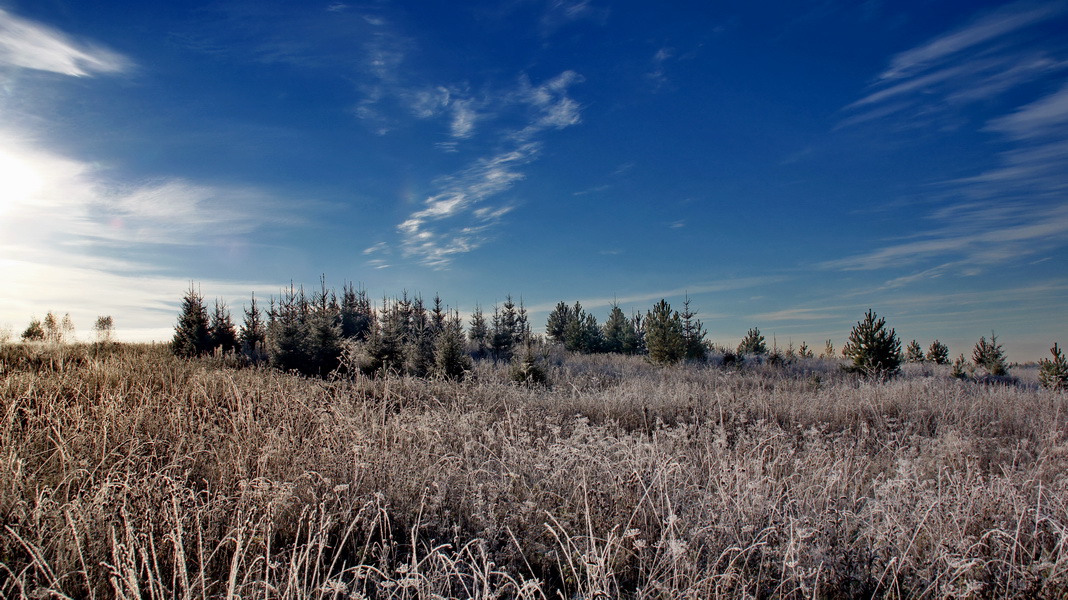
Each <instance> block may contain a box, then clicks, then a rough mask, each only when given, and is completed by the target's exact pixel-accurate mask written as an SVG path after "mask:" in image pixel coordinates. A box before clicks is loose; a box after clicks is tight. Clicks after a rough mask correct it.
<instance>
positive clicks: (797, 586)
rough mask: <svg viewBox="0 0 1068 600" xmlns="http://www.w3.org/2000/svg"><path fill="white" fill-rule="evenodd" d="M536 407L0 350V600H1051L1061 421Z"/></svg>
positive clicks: (768, 388)
mask: <svg viewBox="0 0 1068 600" xmlns="http://www.w3.org/2000/svg"><path fill="white" fill-rule="evenodd" d="M549 375H550V378H551V380H552V385H551V387H548V388H545V387H529V388H528V387H519V386H516V385H514V384H512V383H511V382H510V381H509V373H508V369H507V368H506V367H505V366H494V365H492V364H490V363H481V364H479V365H477V366H476V368H475V371H474V372H473V373H472V374H471V377H469V378H468V379H467V380H466V381H464V382H463V383H450V382H445V381H426V380H416V379H410V378H402V377H391V378H381V379H366V378H359V379H356V380H351V381H349V380H337V381H321V380H311V379H302V378H297V377H293V376H289V375H284V374H281V373H277V372H274V371H269V370H261V369H242V370H235V369H231V368H227V367H225V366H224V365H222V364H220V363H217V362H212V361H209V360H204V361H180V360H178V359H175V358H174V357H172V356H171V355H170V354H169V352H168V349H167V348H166V347H162V346H155V347H153V346H128V345H127V346H116V347H112V348H110V349H99V348H97V349H94V348H93V347H88V346H77V347H60V348H47V347H32V346H21V345H16V346H10V345H9V346H6V347H2V348H0V523H2V529H0V597H5V598H6V597H12V598H17V597H27V598H30V597H32V598H44V597H50V595H51V596H52V597H74V598H113V597H121V598H221V597H227V598H237V597H240V598H246V599H247V598H363V597H366V598H589V599H592V598H598V597H600V598H617V597H624V598H630V597H633V598H720V597H722V598H739V597H797V598H801V597H805V598H810V597H817V598H821V597H822V598H847V597H850V598H851V597H894V598H898V597H922V598H943V597H968V596H974V597H1020V596H1025V597H1027V596H1030V597H1046V598H1050V597H1064V596H1065V595H1066V594H1068V396H1066V395H1065V394H1064V393H1063V392H1062V393H1053V392H1049V391H1045V390H1040V389H1038V388H1037V386H1034V385H1031V384H1029V383H1027V378H1026V377H1023V376H1021V378H1020V379H1021V381H1023V382H1024V383H1022V384H1020V385H1015V386H983V385H977V384H974V383H968V382H961V381H957V380H954V379H952V378H950V377H949V376H948V371H947V370H942V369H932V368H929V367H922V368H912V367H910V368H908V369H906V370H905V373H904V375H903V376H902V377H899V378H898V379H895V380H892V381H889V382H885V383H871V382H866V381H863V380H858V379H856V378H854V377H852V376H847V375H845V374H843V373H841V372H840V371H839V370H838V368H837V364H836V363H835V362H834V361H820V360H810V361H802V362H800V363H795V364H792V365H789V366H787V367H785V368H776V367H771V366H767V365H761V366H756V367H751V368H743V369H724V368H722V367H716V366H682V367H672V368H661V367H654V366H652V365H649V364H647V363H645V362H643V361H642V360H641V359H640V358H634V357H621V356H591V357H582V356H570V357H561V359H560V360H557V361H556V362H555V363H554V364H553V365H552V366H551V367H550V368H549Z"/></svg>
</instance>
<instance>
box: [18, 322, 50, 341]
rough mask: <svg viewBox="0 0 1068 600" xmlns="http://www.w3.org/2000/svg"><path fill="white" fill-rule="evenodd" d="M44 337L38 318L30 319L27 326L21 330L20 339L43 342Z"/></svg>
mask: <svg viewBox="0 0 1068 600" xmlns="http://www.w3.org/2000/svg"><path fill="white" fill-rule="evenodd" d="M44 339H45V330H44V327H42V326H41V320H40V319H31V320H30V324H29V326H27V327H26V329H25V331H23V332H22V341H24V342H43V341H44Z"/></svg>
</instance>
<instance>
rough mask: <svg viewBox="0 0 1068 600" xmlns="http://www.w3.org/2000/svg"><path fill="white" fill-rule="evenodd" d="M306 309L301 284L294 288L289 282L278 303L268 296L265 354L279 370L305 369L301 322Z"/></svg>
mask: <svg viewBox="0 0 1068 600" xmlns="http://www.w3.org/2000/svg"><path fill="white" fill-rule="evenodd" d="M309 313H310V308H309V306H308V300H307V298H306V297H305V295H304V288H301V289H300V291H299V292H298V291H297V290H296V289H295V288H294V286H293V284H292V283H290V285H289V289H288V290H283V291H282V293H281V295H280V297H279V299H278V303H277V304H275V302H274V300H273V299H272V300H271V310H270V312H269V313H268V321H267V355H268V358H269V360H270V363H271V366H272V367H275V368H277V369H281V370H282V371H293V370H296V371H300V372H302V373H304V372H307V368H308V362H307V355H306V353H305V347H304V339H305V333H306V331H305V325H306V324H307V317H308V314H309Z"/></svg>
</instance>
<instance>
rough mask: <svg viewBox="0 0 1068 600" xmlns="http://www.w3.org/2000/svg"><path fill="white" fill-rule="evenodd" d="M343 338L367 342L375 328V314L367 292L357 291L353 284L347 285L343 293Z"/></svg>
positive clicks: (341, 316) (341, 314) (341, 312)
mask: <svg viewBox="0 0 1068 600" xmlns="http://www.w3.org/2000/svg"><path fill="white" fill-rule="evenodd" d="M340 318H341V337H343V338H345V339H355V340H357V341H360V342H362V341H366V340H367V338H369V337H370V336H371V333H372V329H374V327H375V314H374V310H373V309H372V308H371V302H370V300H368V299H367V291H366V290H363V289H359V290H357V289H355V288H353V287H352V283H349V284H347V285H345V288H344V289H343V290H342V293H341V309H340Z"/></svg>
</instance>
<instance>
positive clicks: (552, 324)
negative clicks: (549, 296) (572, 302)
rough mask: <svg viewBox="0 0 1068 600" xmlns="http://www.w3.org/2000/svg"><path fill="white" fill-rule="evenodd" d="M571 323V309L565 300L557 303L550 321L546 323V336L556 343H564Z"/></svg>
mask: <svg viewBox="0 0 1068 600" xmlns="http://www.w3.org/2000/svg"><path fill="white" fill-rule="evenodd" d="M570 321H571V307H570V306H568V305H567V304H566V303H565V302H564V301H563V300H561V301H560V302H557V303H556V308H554V309H553V311H552V312H551V313H549V320H548V321H547V322H546V323H545V335H547V336H548V337H549V339H550V340H552V341H554V342H559V343H561V344H562V343H564V336H565V334H566V332H567V324H568V323H569V322H570Z"/></svg>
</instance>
